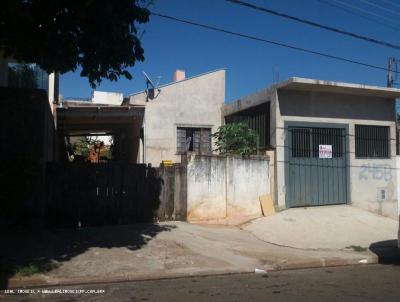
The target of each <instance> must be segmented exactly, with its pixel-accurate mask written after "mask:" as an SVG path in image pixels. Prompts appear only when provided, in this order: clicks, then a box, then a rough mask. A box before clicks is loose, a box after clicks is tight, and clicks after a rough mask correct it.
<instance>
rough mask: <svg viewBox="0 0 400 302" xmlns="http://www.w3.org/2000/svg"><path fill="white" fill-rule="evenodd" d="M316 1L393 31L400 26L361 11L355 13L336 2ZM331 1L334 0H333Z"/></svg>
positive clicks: (397, 29)
mask: <svg viewBox="0 0 400 302" xmlns="http://www.w3.org/2000/svg"><path fill="white" fill-rule="evenodd" d="M317 1H318V2H320V3H323V4H325V5H329V6H331V7H334V8H337V9H340V10H342V11H345V12H347V13H349V14H352V15H354V16H358V17H360V18H363V19H365V20H369V21H371V22H374V23H376V24H380V25H382V26H385V27H387V28H390V29H393V30H395V31H400V27H395V26H392V25H390V24H388V23H385V22H382V21H380V20H377V19H374V18H371V17H368V16H365V15H363V14H361V13H357V12H356V11H352V10H351V9H348V8H346V7H342V6H340V5H338V4H335V3H330V2H329V1H326V0H317ZM333 1H335V0H333ZM336 2H339V1H336ZM339 3H341V2H339Z"/></svg>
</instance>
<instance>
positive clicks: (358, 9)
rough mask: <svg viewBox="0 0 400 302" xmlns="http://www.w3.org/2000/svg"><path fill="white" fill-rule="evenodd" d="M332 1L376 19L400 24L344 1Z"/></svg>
mask: <svg viewBox="0 0 400 302" xmlns="http://www.w3.org/2000/svg"><path fill="white" fill-rule="evenodd" d="M331 1H334V2H337V3H340V4H341V5H343V6H346V7H348V8H350V9H354V10H356V11H360V12H364V13H366V14H369V15H371V16H375V17H378V18H381V19H384V20H387V21H389V22H392V23H395V24H399V23H397V22H395V21H394V20H393V19H390V18H388V17H386V16H384V15H380V14H377V13H373V12H371V11H369V10H366V9H363V8H360V7H358V6H355V5H351V4H348V3H347V2H342V1H339V0H331Z"/></svg>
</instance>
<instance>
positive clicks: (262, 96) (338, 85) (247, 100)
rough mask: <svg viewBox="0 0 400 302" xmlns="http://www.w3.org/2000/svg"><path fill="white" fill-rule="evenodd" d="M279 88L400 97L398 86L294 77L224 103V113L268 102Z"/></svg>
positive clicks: (232, 112)
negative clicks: (390, 86) (389, 86)
mask: <svg viewBox="0 0 400 302" xmlns="http://www.w3.org/2000/svg"><path fill="white" fill-rule="evenodd" d="M277 90H278V91H279V90H296V91H314V92H329V93H338V94H347V95H361V96H373V97H380V98H384V99H395V98H400V89H397V88H388V87H382V86H370V85H363V84H355V83H344V82H334V81H324V80H316V79H307V78H298V77H293V78H290V79H288V80H286V81H283V82H280V83H277V84H274V85H272V86H270V87H267V88H265V89H263V90H260V91H257V92H254V93H252V94H249V95H247V96H244V97H242V98H240V99H238V100H236V101H233V102H231V103H228V104H224V106H223V113H224V115H225V116H227V115H231V114H235V113H237V112H241V111H243V110H246V109H249V108H252V107H254V106H257V105H260V104H263V103H266V102H268V101H269V98H270V96H271V95H272V94H274V93H275V92H276V91H277ZM278 97H279V95H278Z"/></svg>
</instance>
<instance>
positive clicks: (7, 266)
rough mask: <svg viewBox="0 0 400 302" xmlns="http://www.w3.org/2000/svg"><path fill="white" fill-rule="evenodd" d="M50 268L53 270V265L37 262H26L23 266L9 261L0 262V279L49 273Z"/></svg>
mask: <svg viewBox="0 0 400 302" xmlns="http://www.w3.org/2000/svg"><path fill="white" fill-rule="evenodd" d="M52 268H55V265H52V264H49V263H46V264H41V263H39V262H27V263H24V264H16V263H12V262H11V261H9V262H5V261H0V277H1V276H3V277H4V276H8V277H11V276H20V277H27V276H32V275H34V274H38V273H43V272H47V271H50V270H51V269H52Z"/></svg>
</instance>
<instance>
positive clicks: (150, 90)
mask: <svg viewBox="0 0 400 302" xmlns="http://www.w3.org/2000/svg"><path fill="white" fill-rule="evenodd" d="M143 75H144V78H145V79H146V102H148V101H149V99H150V100H153V99H155V98H157V97H158V95H159V94H160V92H161V89H159V88H157V86H158V84H159V83H160V78H161V77H159V78H158V81H157V84H156V85H154V83H153V81H152V80H151V79H150V77H149V76H148V75H147V73H145V72H144V71H143ZM155 90H157V94H155Z"/></svg>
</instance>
